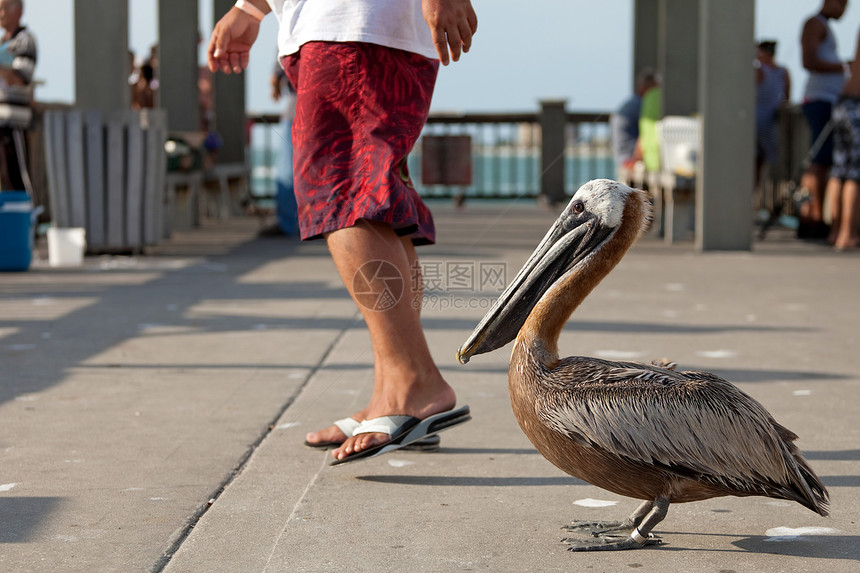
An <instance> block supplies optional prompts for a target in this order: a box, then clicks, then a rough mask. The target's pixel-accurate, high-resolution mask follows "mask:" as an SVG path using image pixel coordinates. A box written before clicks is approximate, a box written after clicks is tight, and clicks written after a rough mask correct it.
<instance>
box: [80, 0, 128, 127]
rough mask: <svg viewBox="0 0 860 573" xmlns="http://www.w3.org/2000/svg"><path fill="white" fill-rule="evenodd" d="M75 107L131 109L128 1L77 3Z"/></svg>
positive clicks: (95, 0)
mask: <svg viewBox="0 0 860 573" xmlns="http://www.w3.org/2000/svg"><path fill="white" fill-rule="evenodd" d="M74 5H75V8H74V10H75V12H74V14H75V104H76V105H77V107H80V108H83V109H97V110H99V111H101V112H104V113H111V112H116V111H120V110H127V109H129V108H130V107H131V88H130V87H129V85H128V76H129V74H130V73H131V69H130V66H129V57H128V0H75V2H74Z"/></svg>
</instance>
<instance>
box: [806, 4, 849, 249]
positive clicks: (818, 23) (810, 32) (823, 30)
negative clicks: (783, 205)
mask: <svg viewBox="0 0 860 573" xmlns="http://www.w3.org/2000/svg"><path fill="white" fill-rule="evenodd" d="M847 4H848V0H824V1H823V3H822V5H821V10H820V11H819V12H818V14H816V15H815V16H812V17H811V18H809V19H808V20H806V22H805V23H804V25H803V31H802V32H801V37H800V44H801V50H802V57H803V67H804V69H805V70H807V71H808V72H809V79H808V80H807V83H806V90H805V91H804V94H803V114H804V115H805V116H806V119H807V121H808V122H809V128H810V131H811V132H812V141H811V146H815V145H816V142H817V141H818V139H819V136H822V132H823V131H824V130H825V128H827V129H829V127H827V126H828V123H829V122H830V115H831V113H832V110H833V104H835V103H836V100H837V99H839V93H840V92H841V90H842V85H843V84H844V83H845V67H846V65H845V64H844V63H843V62H842V61H841V60H840V59H839V55H838V53H837V51H836V37H835V36H834V35H833V31H832V30H831V28H830V20H838V19H839V18H841V17H842V15H843V14H844V13H845V8H846V6H847ZM822 137H825V136H822ZM832 163H833V137H832V134H831V135H827V136H826V139H824V140H823V143H822V144H821V146H820V148H819V149H818V152H817V153H815V155H814V157H813V158H812V161H811V162H810V165H809V167H808V168H807V170H806V171H805V172H804V174H803V176H802V177H801V180H800V185H801V187H802V188H804V189H806V190H807V191H808V193H809V201H807V202H805V203H803V204H802V205H801V209H800V224H799V227H798V237H800V238H812V239H816V238H819V239H823V238H825V237H826V236H827V231H828V229H827V226H826V225H825V224H824V221H823V211H824V209H823V204H824V185H825V183H826V181H827V173H828V171H829V169H830V166H831V165H832Z"/></svg>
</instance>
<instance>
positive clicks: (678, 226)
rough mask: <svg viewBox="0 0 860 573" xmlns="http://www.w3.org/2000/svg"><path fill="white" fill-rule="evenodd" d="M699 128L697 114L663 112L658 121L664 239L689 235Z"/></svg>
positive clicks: (671, 240) (692, 210)
mask: <svg viewBox="0 0 860 573" xmlns="http://www.w3.org/2000/svg"><path fill="white" fill-rule="evenodd" d="M699 129H700V128H699V120H698V118H695V117H687V116H666V117H664V118H663V119H662V120H660V121H659V122H658V124H657V137H658V139H659V141H660V163H661V168H660V187H661V189H662V191H663V192H662V195H663V203H664V213H663V238H664V240H665V241H666V242H667V243H671V242H673V241H678V240H681V239H685V238H688V236H689V234H690V232H691V231H692V229H693V222H694V220H695V203H694V199H695V195H696V167H697V162H698V154H699Z"/></svg>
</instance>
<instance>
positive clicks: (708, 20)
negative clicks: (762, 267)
mask: <svg viewBox="0 0 860 573" xmlns="http://www.w3.org/2000/svg"><path fill="white" fill-rule="evenodd" d="M754 16H755V2H750V0H701V21H700V22H701V23H700V26H701V29H702V34H701V43H700V45H699V108H700V109H701V112H702V136H701V146H700V149H701V153H700V154H699V168H698V178H697V184H696V247H697V248H698V249H699V250H702V251H711V250H750V248H751V245H752V213H751V200H750V198H751V197H752V192H753V182H754V179H753V177H754V169H755V167H754V164H755V133H754V129H755V85H754V75H753V73H752V66H751V64H750V53H751V51H752V46H753V45H754V26H753V23H754ZM726 86H731V89H726Z"/></svg>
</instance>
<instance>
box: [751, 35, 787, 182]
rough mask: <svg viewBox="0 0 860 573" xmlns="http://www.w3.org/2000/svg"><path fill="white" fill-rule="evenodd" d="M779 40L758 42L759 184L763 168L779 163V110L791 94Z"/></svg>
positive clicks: (757, 134)
mask: <svg viewBox="0 0 860 573" xmlns="http://www.w3.org/2000/svg"><path fill="white" fill-rule="evenodd" d="M775 55H776V42H775V41H763V42H759V44H758V46H757V48H756V59H755V83H756V96H755V126H756V186H758V183H759V178H760V177H761V168H762V166H763V165H764V164H765V163H767V164H768V165H770V166H773V165H776V162H777V160H778V159H779V126H778V125H777V112H778V111H779V109H780V108H781V107H782V106H783V105H784V104H785V103H786V102H787V101H788V98H789V95H790V94H791V76H790V75H789V73H788V69H786V68H785V67H783V66H780V65H778V64H777V63H776V60H775Z"/></svg>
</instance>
